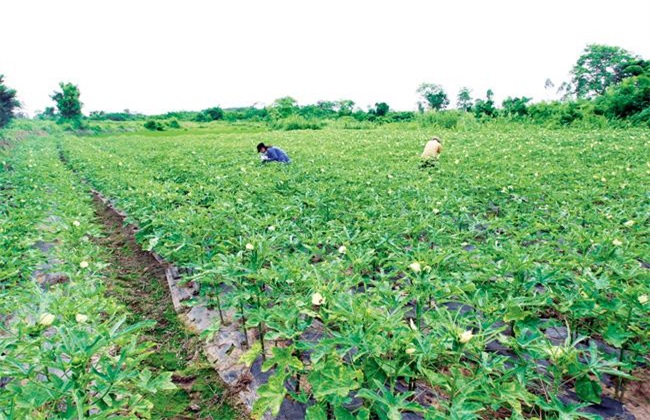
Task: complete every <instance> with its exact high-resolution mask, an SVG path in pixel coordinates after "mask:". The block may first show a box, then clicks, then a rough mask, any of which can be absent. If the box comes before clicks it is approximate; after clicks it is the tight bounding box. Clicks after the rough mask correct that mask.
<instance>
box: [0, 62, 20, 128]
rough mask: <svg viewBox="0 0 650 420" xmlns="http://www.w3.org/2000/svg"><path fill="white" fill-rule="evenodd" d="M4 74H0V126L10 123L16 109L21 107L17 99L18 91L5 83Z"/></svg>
mask: <svg viewBox="0 0 650 420" xmlns="http://www.w3.org/2000/svg"><path fill="white" fill-rule="evenodd" d="M3 79H4V75H2V74H0V128H2V127H4V126H6V125H7V124H9V121H11V119H12V118H13V117H14V110H15V109H16V108H18V107H20V102H18V100H17V99H16V91H15V90H14V89H10V88H9V87H7V86H5V84H4V81H3Z"/></svg>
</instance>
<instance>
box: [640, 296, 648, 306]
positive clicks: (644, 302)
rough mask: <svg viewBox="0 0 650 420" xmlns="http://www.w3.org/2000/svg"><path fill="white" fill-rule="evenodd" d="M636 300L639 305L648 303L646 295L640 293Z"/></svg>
mask: <svg viewBox="0 0 650 420" xmlns="http://www.w3.org/2000/svg"><path fill="white" fill-rule="evenodd" d="M638 300H639V303H640V304H641V305H645V304H646V303H648V295H641V296H639V297H638Z"/></svg>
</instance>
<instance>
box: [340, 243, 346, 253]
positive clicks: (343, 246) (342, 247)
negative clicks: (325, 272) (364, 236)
mask: <svg viewBox="0 0 650 420" xmlns="http://www.w3.org/2000/svg"><path fill="white" fill-rule="evenodd" d="M346 252H348V249H347V248H346V247H345V245H341V246H340V247H339V254H345V253H346Z"/></svg>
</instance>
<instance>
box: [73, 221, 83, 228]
mask: <svg viewBox="0 0 650 420" xmlns="http://www.w3.org/2000/svg"><path fill="white" fill-rule="evenodd" d="M72 224H73V225H74V226H77V227H79V226H81V223H79V220H75V221H74V222H72Z"/></svg>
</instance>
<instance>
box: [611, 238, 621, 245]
mask: <svg viewBox="0 0 650 420" xmlns="http://www.w3.org/2000/svg"><path fill="white" fill-rule="evenodd" d="M612 244H614V246H621V245H623V242H621V241H619V240H618V239H614V240H613V241H612Z"/></svg>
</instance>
